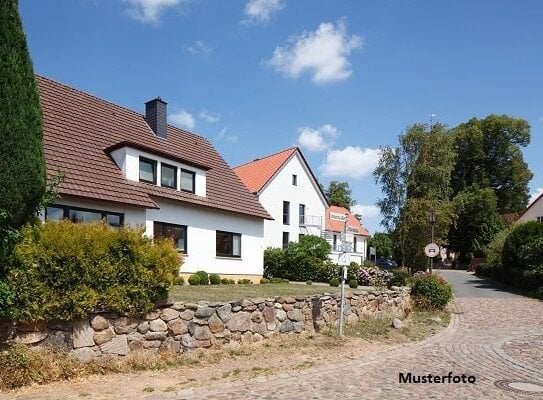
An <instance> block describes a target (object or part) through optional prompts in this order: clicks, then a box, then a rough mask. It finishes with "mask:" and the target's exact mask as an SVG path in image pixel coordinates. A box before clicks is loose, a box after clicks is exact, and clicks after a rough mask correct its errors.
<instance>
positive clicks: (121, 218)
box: [44, 204, 124, 227]
mask: <svg viewBox="0 0 543 400" xmlns="http://www.w3.org/2000/svg"><path fill="white" fill-rule="evenodd" d="M48 208H57V209H60V210H62V219H68V220H70V210H74V211H82V212H91V213H96V214H100V215H101V218H100V219H101V220H104V219H105V220H106V223H107V216H108V215H115V216H117V217H119V225H118V226H124V214H123V213H118V212H114V211H104V210H96V209H93V208H84V207H73V206H65V205H62V204H50V205H49V206H47V207H45V211H44V218H45V221H47V220H48V218H47V214H48V213H47V209H48ZM51 221H57V220H51ZM72 222H74V221H72ZM108 225H109V226H111V227H117V225H110V224H109V223H108Z"/></svg>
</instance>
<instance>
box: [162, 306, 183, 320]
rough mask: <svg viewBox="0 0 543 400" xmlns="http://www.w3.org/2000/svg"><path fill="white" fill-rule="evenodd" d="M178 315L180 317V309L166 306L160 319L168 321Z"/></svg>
mask: <svg viewBox="0 0 543 400" xmlns="http://www.w3.org/2000/svg"><path fill="white" fill-rule="evenodd" d="M177 317H179V311H177V310H174V309H173V308H165V309H163V310H162V312H161V313H160V319H162V320H163V321H166V322H168V321H171V320H172V319H176V318H177Z"/></svg>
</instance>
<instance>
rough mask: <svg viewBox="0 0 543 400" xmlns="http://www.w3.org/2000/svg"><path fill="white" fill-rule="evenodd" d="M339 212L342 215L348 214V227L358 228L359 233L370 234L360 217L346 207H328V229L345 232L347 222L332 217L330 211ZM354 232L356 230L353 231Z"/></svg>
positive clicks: (357, 232)
mask: <svg viewBox="0 0 543 400" xmlns="http://www.w3.org/2000/svg"><path fill="white" fill-rule="evenodd" d="M331 212H332V213H337V214H341V215H345V214H348V218H347V227H348V228H352V229H355V230H356V234H357V235H361V236H369V235H370V234H369V232H368V231H367V230H366V228H364V227H363V226H362V224H361V223H360V221H359V220H358V218H356V216H355V215H354V214H352V213H351V212H350V211H349V210H347V209H346V208H344V207H338V206H330V207H328V208H327V209H326V216H325V218H326V224H325V228H326V230H327V231H332V232H343V231H344V230H345V223H344V222H342V221H337V220H334V219H331V218H330V213H331ZM353 233H354V232H353Z"/></svg>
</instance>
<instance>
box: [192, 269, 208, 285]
mask: <svg viewBox="0 0 543 400" xmlns="http://www.w3.org/2000/svg"><path fill="white" fill-rule="evenodd" d="M194 275H196V276H197V277H198V281H199V283H198V284H199V285H209V275H208V274H207V272H205V271H196V272H195V273H194Z"/></svg>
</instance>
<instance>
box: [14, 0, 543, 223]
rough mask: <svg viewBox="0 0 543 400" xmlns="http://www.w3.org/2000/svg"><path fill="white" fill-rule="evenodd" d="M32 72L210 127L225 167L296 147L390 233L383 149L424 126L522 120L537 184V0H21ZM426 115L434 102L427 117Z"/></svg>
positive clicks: (541, 76)
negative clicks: (344, 185) (378, 180)
mask: <svg viewBox="0 0 543 400" xmlns="http://www.w3.org/2000/svg"><path fill="white" fill-rule="evenodd" d="M19 9H20V14H21V18H22V20H23V25H24V29H25V32H26V35H27V41H28V45H29V49H30V54H31V57H32V60H33V63H34V71H35V72H36V73H38V74H40V75H43V76H46V77H49V78H51V79H54V80H57V81H59V82H62V83H65V84H68V85H70V86H74V87H76V88H78V89H81V90H83V91H86V92H89V93H92V94H94V95H96V96H98V97H101V98H104V99H106V100H109V101H112V102H114V103H116V104H119V105H122V106H124V107H127V108H130V109H133V110H136V111H138V112H141V113H143V112H144V103H145V102H146V101H148V100H150V99H152V98H155V97H157V96H160V97H161V98H162V99H164V100H165V101H167V102H168V118H169V122H170V123H171V124H173V125H177V126H180V127H182V128H185V129H188V130H190V131H192V132H195V133H197V134H200V135H202V136H205V137H207V138H208V139H209V140H211V141H212V143H213V144H214V145H215V146H216V148H217V149H218V150H219V152H220V153H221V155H222V156H223V157H224V159H225V160H226V161H227V162H228V163H229V165H231V166H233V167H234V166H237V165H239V164H242V163H244V162H247V161H250V160H253V159H255V158H257V157H261V156H263V155H267V154H271V153H274V152H277V151H279V150H282V149H284V148H288V147H291V146H295V145H298V146H300V147H301V149H302V152H303V154H304V156H305V157H306V159H307V160H308V162H309V164H310V166H311V168H312V170H313V171H314V173H315V175H316V176H317V177H318V179H319V180H320V181H321V182H322V183H324V184H325V186H327V185H328V183H329V182H330V181H331V180H339V181H347V182H349V185H350V187H351V189H352V192H353V197H354V199H355V200H356V202H357V205H356V206H355V207H354V211H355V212H358V213H361V214H362V222H363V224H364V226H366V227H367V228H368V229H369V230H370V233H374V232H375V231H379V230H380V231H382V230H383V229H382V227H380V226H379V223H380V215H379V210H378V208H377V207H376V206H375V203H376V201H377V199H378V198H379V197H381V191H380V188H379V186H377V185H376V184H375V182H374V179H373V177H372V171H373V169H374V168H375V165H376V163H377V160H378V154H379V148H380V147H382V146H395V145H396V144H397V140H398V135H399V134H401V133H402V132H404V131H405V129H406V128H407V127H408V126H409V125H411V124H414V123H418V122H422V123H429V122H430V120H431V118H433V120H434V121H438V122H442V123H444V124H446V125H447V126H450V127H454V126H456V125H457V124H459V123H461V122H465V121H467V120H468V119H470V118H473V117H477V118H484V117H485V116H487V115H489V114H508V115H511V116H514V117H517V118H524V119H526V120H527V121H528V122H529V123H530V125H531V133H532V141H531V143H530V145H529V146H527V147H526V148H524V149H523V154H524V158H525V160H526V162H527V163H528V165H529V167H530V169H531V170H532V172H533V174H534V177H533V180H532V181H531V182H530V193H531V194H532V195H535V194H537V193H541V192H543V157H541V149H543V67H542V65H543V22H542V21H543V2H542V1H539V0H523V1H510V0H486V1H485V0H477V1H474V0H468V1H464V0H455V1H450V0H432V1H430V0H417V1H415V0H337V1H327V0H228V1H224V0H48V1H36V0H19ZM432 115H435V116H434V117H432Z"/></svg>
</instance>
